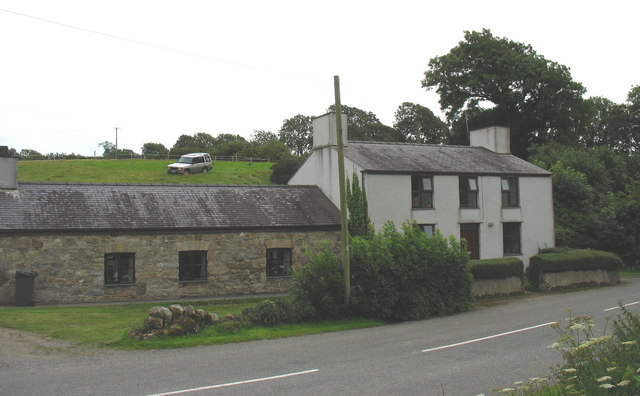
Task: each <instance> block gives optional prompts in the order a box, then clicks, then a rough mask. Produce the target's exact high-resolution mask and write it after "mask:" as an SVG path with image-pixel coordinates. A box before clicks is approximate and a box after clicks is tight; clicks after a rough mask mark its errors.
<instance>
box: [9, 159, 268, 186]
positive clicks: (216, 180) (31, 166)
mask: <svg viewBox="0 0 640 396" xmlns="http://www.w3.org/2000/svg"><path fill="white" fill-rule="evenodd" d="M172 162H174V161H171V160H169V161H167V160H139V159H133V160H108V159H97V160H88V159H83V160H43V161H18V180H19V181H39V182H81V183H95V182H96V181H99V182H100V183H170V184H272V182H271V181H270V180H269V176H270V175H271V169H270V168H271V166H272V165H273V164H272V163H270V162H224V161H217V162H214V164H213V170H212V171H211V172H209V173H206V174H202V173H198V174H193V175H171V174H168V173H167V165H169V164H170V163H172Z"/></svg>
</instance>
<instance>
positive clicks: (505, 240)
mask: <svg viewBox="0 0 640 396" xmlns="http://www.w3.org/2000/svg"><path fill="white" fill-rule="evenodd" d="M502 249H503V252H504V254H505V255H509V254H521V253H522V248H521V246H520V223H502Z"/></svg>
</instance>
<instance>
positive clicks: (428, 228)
mask: <svg viewBox="0 0 640 396" xmlns="http://www.w3.org/2000/svg"><path fill="white" fill-rule="evenodd" d="M418 227H420V230H421V231H422V232H424V233H425V234H427V236H428V237H429V238H431V237H433V234H434V233H435V232H436V225H435V224H418Z"/></svg>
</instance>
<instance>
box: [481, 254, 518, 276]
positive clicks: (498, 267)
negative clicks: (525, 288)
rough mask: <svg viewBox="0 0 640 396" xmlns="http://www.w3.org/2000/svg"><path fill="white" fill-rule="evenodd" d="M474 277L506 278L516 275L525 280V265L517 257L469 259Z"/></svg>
mask: <svg viewBox="0 0 640 396" xmlns="http://www.w3.org/2000/svg"><path fill="white" fill-rule="evenodd" d="M469 269H470V270H471V274H472V275H473V279H475V280H480V279H504V278H510V277H512V276H516V277H518V278H520V280H523V278H524V266H523V264H522V260H520V259H519V258H517V257H501V258H494V259H484V260H469Z"/></svg>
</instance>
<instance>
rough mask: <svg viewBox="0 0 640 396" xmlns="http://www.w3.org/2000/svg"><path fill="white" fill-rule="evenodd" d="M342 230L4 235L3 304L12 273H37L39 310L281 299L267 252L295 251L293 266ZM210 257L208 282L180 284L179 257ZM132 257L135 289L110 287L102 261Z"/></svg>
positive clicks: (0, 250)
mask: <svg viewBox="0 0 640 396" xmlns="http://www.w3.org/2000/svg"><path fill="white" fill-rule="evenodd" d="M323 241H329V242H330V243H332V244H333V246H335V247H337V246H338V244H339V241H340V232H339V231H296V232H275V231H274V232H227V233H197V234H195V233H194V234H106V233H105V234H57V235H56V234H47V235H22V236H6V235H2V236H0V304H13V303H14V302H15V278H14V276H15V272H16V271H20V270H28V271H35V272H37V273H38V276H37V277H36V278H35V286H34V294H33V297H34V302H35V303H36V304H51V303H75V302H108V301H123V300H149V299H176V298H181V297H207V296H225V295H240V294H253V293H276V292H284V291H286V288H287V281H288V278H270V279H268V278H267V274H266V249H267V248H291V249H293V266H294V267H296V266H300V265H304V263H305V262H306V261H307V257H306V256H305V254H304V252H305V251H306V250H311V251H317V250H319V249H320V245H321V243H322V242H323ZM186 250H205V251H207V272H208V278H207V280H203V281H192V282H180V281H179V275H178V252H180V251H186ZM106 253H135V284H134V285H105V282H104V261H105V258H104V255H105V254H106Z"/></svg>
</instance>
